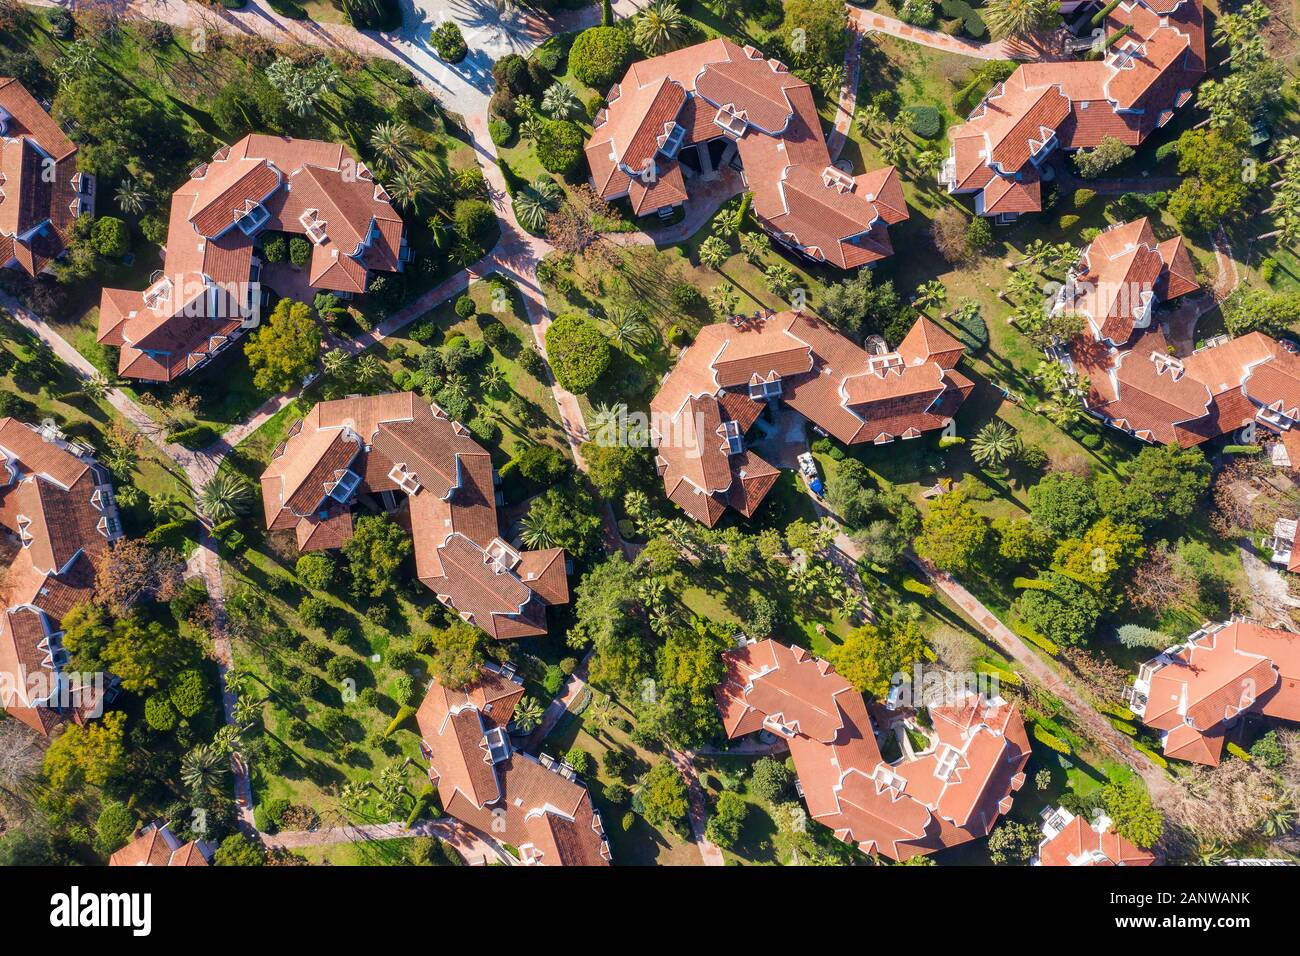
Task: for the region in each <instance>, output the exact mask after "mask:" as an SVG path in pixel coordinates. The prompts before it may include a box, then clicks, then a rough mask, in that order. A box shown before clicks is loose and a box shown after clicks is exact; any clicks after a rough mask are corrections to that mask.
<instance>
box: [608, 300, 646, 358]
mask: <svg viewBox="0 0 1300 956" xmlns="http://www.w3.org/2000/svg"><path fill="white" fill-rule="evenodd" d="M605 325H606V326H607V329H606V332H605V334H606V335H607V336H609V340H610V341H611V342H613V343H614V344H615V345H616V346H617V347H618V348H620V349H623V350H624V351H627V350H628V349H629V348H635V347H636V346H638V345H645V344H647V343H648V342H649V341H650V339H651V337H652V335H653V330H652V329H651V328H650V323H649V322H647V321H646V320H645V316H644V315H643V314H642V313H641V310H640V309H639V308H635V307H633V308H628V307H626V306H622V305H611V306H609V307H608V308H606V309H605Z"/></svg>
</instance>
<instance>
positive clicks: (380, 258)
mask: <svg viewBox="0 0 1300 956" xmlns="http://www.w3.org/2000/svg"><path fill="white" fill-rule="evenodd" d="M404 228H405V227H404V226H403V223H402V218H401V216H399V215H398V214H397V212H396V211H395V210H394V209H393V206H392V203H391V202H390V200H389V196H388V193H387V192H385V191H384V187H383V186H382V185H380V184H379V183H377V182H375V180H374V179H373V177H372V176H371V174H370V171H369V170H368V169H367V168H366V167H365V166H364V165H363V164H361V163H358V162H357V161H356V160H355V159H353V158H352V157H351V156H350V155H349V154H348V152H347V150H346V149H345V148H344V147H343V146H341V145H339V144H338V143H324V142H320V141H317V140H310V139H291V138H289V137H281V136H266V135H261V134H256V133H255V134H252V135H250V136H245V137H244V138H243V139H241V140H240V141H239V142H237V143H235V144H234V145H233V146H223V147H222V148H221V149H219V150H217V152H216V153H214V154H213V156H212V160H211V161H210V162H207V163H204V164H202V165H201V166H199V167H197V168H196V169H195V170H194V171H193V172H191V173H190V178H189V180H188V181H187V182H186V183H185V184H184V185H182V186H181V187H180V188H179V189H177V190H176V192H175V193H174V194H173V195H172V205H171V218H170V221H169V223H168V228H167V246H166V256H165V258H164V263H163V268H162V269H161V270H159V271H158V272H156V273H154V275H153V277H152V279H151V280H150V284H149V287H148V288H147V289H145V290H144V291H143V292H132V291H128V290H126V289H105V290H104V293H103V297H102V299H101V301H100V307H99V334H98V341H99V342H101V343H103V344H105V345H115V346H118V347H119V348H120V349H121V357H120V359H119V361H118V373H119V374H120V375H123V376H125V377H126V378H138V379H144V380H146V381H157V382H170V381H172V380H174V379H176V378H178V377H180V376H182V375H184V374H186V373H187V372H190V371H192V370H193V369H195V368H198V367H199V366H200V365H202V364H203V363H204V362H206V361H208V360H209V359H210V358H211V357H212V356H214V355H216V354H218V353H219V352H221V351H222V350H224V349H225V348H226V347H227V346H229V345H230V343H231V342H233V341H235V340H236V339H237V338H239V337H240V336H242V335H243V334H244V332H246V331H247V330H248V329H249V328H253V327H256V325H257V321H258V316H259V312H260V308H261V305H262V290H261V285H262V270H263V265H264V263H263V259H262V257H261V256H260V255H259V252H258V251H259V249H260V248H261V244H262V242H263V241H264V240H265V239H266V237H268V236H270V235H272V234H275V233H288V234H290V235H291V236H295V237H296V236H305V237H306V238H307V240H308V241H309V242H310V243H311V258H310V260H309V262H308V264H307V265H306V266H305V269H306V273H307V276H306V284H307V285H308V286H310V288H311V289H314V290H319V291H324V292H333V293H335V294H337V295H339V296H340V297H343V298H348V297H351V296H355V295H362V294H364V293H365V291H366V289H367V288H368V283H369V278H370V275H371V273H374V272H397V271H400V270H401V269H402V267H403V265H404V263H405V262H406V261H407V259H409V257H410V256H409V250H408V249H407V245H406V239H405V235H404Z"/></svg>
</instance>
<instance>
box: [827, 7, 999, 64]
mask: <svg viewBox="0 0 1300 956" xmlns="http://www.w3.org/2000/svg"><path fill="white" fill-rule="evenodd" d="M849 16H851V17H852V18H853V19H854V20H855V21H856V22H857V24H858V27H859V29H860V30H861V31H862V32H863V33H884V34H887V35H889V36H891V37H898V39H900V40H907V41H908V42H909V43H917V44H920V45H921V46H928V47H930V48H931V49H933V50H942V51H943V52H944V53H960V54H962V55H964V56H973V57H978V58H979V59H981V60H1007V59H1010V58H1011V53H1012V52H1015V51H1011V50H1008V49H1007V45H1006V44H1005V43H1004V42H1003V41H1002V40H996V41H994V42H992V43H976V42H975V41H974V40H966V39H963V38H961V37H951V36H948V34H946V33H940V32H939V31H938V30H926V29H924V28H923V27H914V26H912V25H911V24H908V23H904V22H903V21H902V20H895V19H894V18H893V17H886V16H882V15H881V14H879V13H872V12H871V11H869V10H859V9H858V8H857V7H849Z"/></svg>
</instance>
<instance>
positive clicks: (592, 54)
mask: <svg viewBox="0 0 1300 956" xmlns="http://www.w3.org/2000/svg"><path fill="white" fill-rule="evenodd" d="M631 59H632V38H631V37H630V36H629V34H628V31H627V30H621V29H619V28H618V27H592V28H591V29H589V30H583V31H582V33H580V34H578V38H577V39H576V40H574V41H573V46H572V47H571V48H570V49H569V67H570V69H571V70H572V72H573V75H574V76H576V77H577V78H578V79H579V80H581V81H582V82H583V83H586V84H587V85H588V86H592V87H595V88H596V89H598V90H603V89H607V88H608V87H609V85H610V84H611V83H613V82H614V81H615V80H617V79H618V78H619V77H620V76H622V75H623V71H624V70H625V69H627V65H628V62H629V61H630V60H631Z"/></svg>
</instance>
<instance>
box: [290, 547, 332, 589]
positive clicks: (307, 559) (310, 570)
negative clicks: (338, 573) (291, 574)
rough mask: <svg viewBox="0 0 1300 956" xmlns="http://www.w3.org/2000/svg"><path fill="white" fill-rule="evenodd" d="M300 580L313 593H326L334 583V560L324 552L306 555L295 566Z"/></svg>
mask: <svg viewBox="0 0 1300 956" xmlns="http://www.w3.org/2000/svg"><path fill="white" fill-rule="evenodd" d="M294 571H295V572H296V573H297V575H298V580H300V581H302V583H303V584H305V585H306V586H307V587H309V588H311V589H312V590H313V591H326V590H328V589H329V586H330V585H331V584H333V583H334V558H333V557H331V556H330V555H328V554H326V553H324V552H323V551H313V552H310V553H308V554H304V555H303V556H302V557H300V558H299V559H298V563H297V564H295V565H294Z"/></svg>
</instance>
